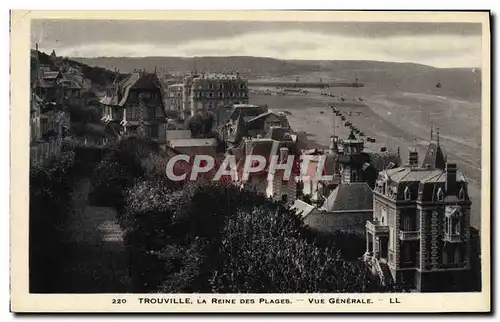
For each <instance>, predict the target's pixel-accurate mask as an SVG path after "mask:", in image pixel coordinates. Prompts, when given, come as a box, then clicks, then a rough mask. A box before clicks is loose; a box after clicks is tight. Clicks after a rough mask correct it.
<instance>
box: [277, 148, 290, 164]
mask: <svg viewBox="0 0 500 322" xmlns="http://www.w3.org/2000/svg"><path fill="white" fill-rule="evenodd" d="M287 159H288V148H287V147H282V148H280V159H279V160H280V163H285V162H286V160H287Z"/></svg>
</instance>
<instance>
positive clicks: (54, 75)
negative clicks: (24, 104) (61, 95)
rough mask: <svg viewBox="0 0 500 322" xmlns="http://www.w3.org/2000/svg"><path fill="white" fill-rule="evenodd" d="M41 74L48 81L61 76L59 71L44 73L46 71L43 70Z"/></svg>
mask: <svg viewBox="0 0 500 322" xmlns="http://www.w3.org/2000/svg"><path fill="white" fill-rule="evenodd" d="M40 74H41V77H42V78H43V79H46V80H54V79H56V78H57V77H59V76H60V75H61V73H60V72H58V71H44V70H42V72H41V73H40Z"/></svg>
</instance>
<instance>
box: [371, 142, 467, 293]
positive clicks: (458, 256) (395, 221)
mask: <svg viewBox="0 0 500 322" xmlns="http://www.w3.org/2000/svg"><path fill="white" fill-rule="evenodd" d="M373 195H374V196H373V210H374V211H373V219H372V220H370V221H368V222H367V223H366V240H367V250H366V253H365V260H366V261H367V263H368V265H370V266H371V267H372V270H373V271H374V272H375V273H377V274H378V275H379V276H380V278H381V279H382V280H383V281H384V282H389V281H394V282H396V283H398V284H400V285H405V286H407V287H410V288H412V289H414V290H416V291H421V292H427V291H460V290H464V288H466V286H465V285H464V283H463V282H464V281H466V280H468V279H469V277H470V275H469V274H470V211H471V210H470V209H471V200H470V199H469V195H468V193H467V181H466V179H465V177H464V175H463V174H462V173H461V172H460V171H459V170H458V169H457V166H456V164H454V163H449V162H446V158H445V156H444V153H443V152H442V150H441V147H440V146H439V140H438V142H437V143H436V142H431V144H430V145H429V149H428V151H427V154H426V157H425V158H424V162H423V164H421V165H419V158H418V152H417V150H416V149H412V150H411V151H410V154H409V164H408V165H406V166H403V167H398V168H393V169H388V170H386V171H383V172H381V173H380V174H379V177H378V179H377V181H376V184H375V189H374V191H373Z"/></svg>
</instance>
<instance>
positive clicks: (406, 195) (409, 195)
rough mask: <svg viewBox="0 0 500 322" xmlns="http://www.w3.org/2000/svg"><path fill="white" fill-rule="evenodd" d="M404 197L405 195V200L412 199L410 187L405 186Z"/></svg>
mask: <svg viewBox="0 0 500 322" xmlns="http://www.w3.org/2000/svg"><path fill="white" fill-rule="evenodd" d="M404 197H405V200H410V199H411V192H410V188H408V187H406V188H405V192H404Z"/></svg>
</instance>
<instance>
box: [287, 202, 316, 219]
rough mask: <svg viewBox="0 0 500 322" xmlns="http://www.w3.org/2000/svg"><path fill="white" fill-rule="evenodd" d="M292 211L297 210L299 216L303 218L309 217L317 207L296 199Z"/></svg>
mask: <svg viewBox="0 0 500 322" xmlns="http://www.w3.org/2000/svg"><path fill="white" fill-rule="evenodd" d="M291 209H292V210H295V211H296V212H297V214H298V215H299V216H301V217H302V218H305V217H307V216H308V215H309V214H310V213H311V212H313V211H314V210H315V209H316V207H314V206H313V205H310V204H308V203H306V202H304V201H302V200H300V199H296V200H295V202H294V204H293V205H292V207H291Z"/></svg>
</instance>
